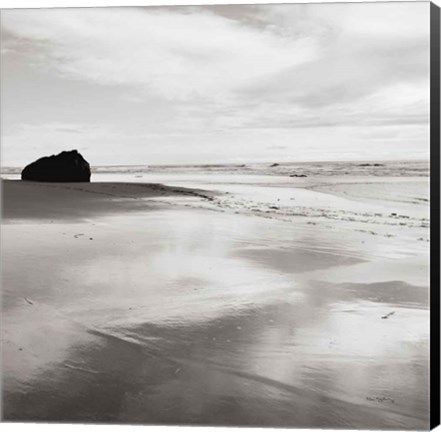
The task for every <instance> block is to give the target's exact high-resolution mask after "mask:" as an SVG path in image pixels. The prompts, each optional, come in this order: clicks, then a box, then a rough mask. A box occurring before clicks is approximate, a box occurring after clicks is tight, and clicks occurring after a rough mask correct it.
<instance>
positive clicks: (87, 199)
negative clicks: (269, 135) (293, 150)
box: [2, 161, 430, 429]
mask: <svg viewBox="0 0 441 432" xmlns="http://www.w3.org/2000/svg"><path fill="white" fill-rule="evenodd" d="M18 178H19V171H17V170H15V169H3V171H2V192H3V193H2V195H3V208H2V211H3V226H2V250H3V253H2V286H3V302H2V303H3V306H2V309H3V310H2V316H3V318H2V328H3V330H2V333H3V361H2V364H3V418H4V420H9V421H49V422H55V421H62V422H98V423H142V424H184V425H219V426H261V427H262V426H272V427H298V428H315V427H318V428H345V429H356V428H364V429H366V428H370V429H425V428H428V425H429V408H428V406H429V403H428V401H429V394H428V388H429V367H428V361H429V360H428V357H429V355H428V354H429V306H428V298H429V229H430V221H429V163H428V161H373V162H372V161H355V162H308V163H306V162H305V163H283V162H278V161H274V162H271V163H259V164H229V165H206V166H198V165H191V166H190V165H188V166H162V167H159V166H157V167H155V166H151V167H148V166H147V167H145V166H136V167H135V166H133V167H130V166H125V167H95V168H92V178H91V182H90V183H53V182H51V183H41V182H32V181H21V180H19V179H18Z"/></svg>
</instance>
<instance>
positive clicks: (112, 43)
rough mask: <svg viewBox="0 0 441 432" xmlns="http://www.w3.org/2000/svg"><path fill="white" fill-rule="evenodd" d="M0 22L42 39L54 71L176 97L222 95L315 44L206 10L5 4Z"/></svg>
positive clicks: (309, 53)
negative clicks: (19, 8) (39, 7)
mask: <svg viewBox="0 0 441 432" xmlns="http://www.w3.org/2000/svg"><path fill="white" fill-rule="evenodd" d="M2 23H3V27H4V29H5V30H6V31H8V32H10V33H12V34H14V35H15V36H17V37H19V38H24V39H30V40H35V41H37V42H40V43H42V44H44V45H43V48H42V49H43V50H44V51H45V53H46V55H47V61H48V62H50V63H51V65H52V66H53V67H55V68H56V69H57V70H58V71H59V72H60V73H61V74H64V75H66V76H69V77H71V78H76V79H86V80H91V81H94V82H96V83H98V84H101V85H128V86H136V87H141V88H143V89H144V90H148V91H149V92H152V93H157V94H159V95H161V96H163V97H166V98H169V99H178V100H182V99H184V100H188V99H190V98H191V99H193V98H202V99H205V98H208V99H212V98H216V97H219V96H222V97H226V96H228V94H229V92H231V91H233V90H234V89H235V88H236V87H240V86H241V85H243V84H245V83H248V82H250V81H251V82H252V81H253V80H255V79H258V78H260V77H262V76H266V75H268V74H272V73H274V72H276V71H279V70H283V69H285V68H287V67H293V66H295V65H298V64H301V63H303V62H305V61H308V60H310V59H312V58H314V52H315V48H314V43H313V41H310V40H309V39H308V38H299V39H296V40H292V39H283V38H280V37H277V36H276V35H274V34H273V33H271V32H267V31H259V30H257V29H254V28H250V27H246V26H242V25H240V24H239V23H238V22H236V21H234V20H229V19H226V18H222V17H220V16H218V15H216V14H212V13H209V12H206V11H198V12H197V11H196V12H194V13H183V12H181V11H169V10H166V11H165V10H163V9H145V10H142V9H133V8H128V9H71V10H61V9H53V10H27V11H6V12H5V13H4V18H3V20H2Z"/></svg>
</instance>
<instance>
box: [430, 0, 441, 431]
mask: <svg viewBox="0 0 441 432" xmlns="http://www.w3.org/2000/svg"><path fill="white" fill-rule="evenodd" d="M440 324H441V321H440V8H439V7H438V6H437V5H436V4H434V3H432V2H431V3H430V429H434V428H435V427H437V426H438V425H439V424H440Z"/></svg>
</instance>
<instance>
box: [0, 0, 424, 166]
mask: <svg viewBox="0 0 441 432" xmlns="http://www.w3.org/2000/svg"><path fill="white" fill-rule="evenodd" d="M1 122H2V128H1V150H2V154H1V156H2V160H1V164H2V166H23V165H26V164H27V163H30V162H32V161H33V160H35V159H36V158H38V157H41V156H47V155H51V154H55V153H58V152H60V151H62V150H70V149H78V151H80V152H81V153H82V154H83V156H84V157H85V158H86V159H87V160H88V161H89V162H90V163H91V164H92V165H149V164H202V163H247V162H269V161H273V162H274V161H277V162H283V161H292V162H296V161H309V160H391V159H427V158H428V154H429V3H427V2H421V3H415V2H411V3H352V4H345V3H340V4H295V5H294V4H291V5H290V4H284V5H243V6H239V5H230V6H199V7H194V6H191V7H144V8H84V9H81V8H71V9H66V8H64V9H24V10H23V9H21V10H3V11H2V12H1Z"/></svg>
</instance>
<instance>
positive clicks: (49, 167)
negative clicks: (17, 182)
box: [21, 150, 90, 182]
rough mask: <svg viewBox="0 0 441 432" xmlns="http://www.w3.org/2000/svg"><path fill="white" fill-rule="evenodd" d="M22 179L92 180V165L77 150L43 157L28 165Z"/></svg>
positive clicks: (46, 180)
mask: <svg viewBox="0 0 441 432" xmlns="http://www.w3.org/2000/svg"><path fill="white" fill-rule="evenodd" d="M21 179H22V180H33V181H44V182H90V165H89V163H88V162H87V161H86V160H85V159H84V158H83V156H81V154H80V153H78V151H77V150H71V151H63V152H61V153H60V154H58V155H52V156H46V157H42V158H40V159H38V160H36V161H35V162H32V163H31V164H29V165H27V166H26V167H25V168H24V169H23V171H22V172H21Z"/></svg>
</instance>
